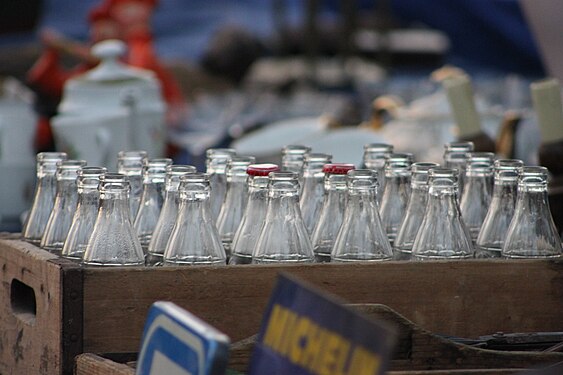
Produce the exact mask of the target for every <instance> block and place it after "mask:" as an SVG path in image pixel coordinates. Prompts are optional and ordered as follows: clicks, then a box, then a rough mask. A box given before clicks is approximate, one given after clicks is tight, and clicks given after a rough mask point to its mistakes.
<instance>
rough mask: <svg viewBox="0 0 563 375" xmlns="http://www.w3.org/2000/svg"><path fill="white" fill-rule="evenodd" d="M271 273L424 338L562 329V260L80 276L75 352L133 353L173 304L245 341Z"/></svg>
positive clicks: (263, 300)
mask: <svg viewBox="0 0 563 375" xmlns="http://www.w3.org/2000/svg"><path fill="white" fill-rule="evenodd" d="M280 271H284V272H289V273H291V274H294V275H297V276H299V277H301V278H303V279H305V280H308V281H310V282H312V283H313V284H315V285H317V286H319V287H320V288H322V289H325V290H328V291H330V292H332V293H334V294H336V295H337V296H340V297H342V298H344V299H345V300H347V301H348V302H351V303H381V304H385V305H387V306H389V307H391V308H392V309H394V310H396V311H397V312H399V313H401V314H403V315H404V316H406V317H407V318H408V319H410V320H412V321H413V322H415V323H417V324H419V325H420V326H421V327H423V328H425V329H428V330H429V331H432V332H437V333H444V334H451V335H458V336H464V337H476V336H479V335H484V334H490V333H494V332H497V331H505V332H515V331H519V332H532V331H563V319H561V311H563V262H561V261H527V260H524V261H502V260H499V261H490V260H487V261H479V260H473V261H458V262H431V263H414V262H387V263H380V264H366V263H363V264H317V265H293V266H236V267H188V268H161V269H141V268H137V269H132V270H127V271H125V270H115V269H86V270H85V271H84V272H85V275H84V350H85V351H87V352H103V351H110V352H120V351H125V352H130V351H135V350H138V346H139V340H140V335H141V332H142V328H143V324H144V319H145V315H146V312H147V311H148V308H149V306H150V304H151V303H152V302H154V301H156V300H169V301H173V302H175V303H177V304H179V305H180V306H182V307H184V308H186V309H188V310H190V311H192V312H193V313H195V314H196V315H198V316H200V317H201V318H203V319H205V320H206V321H208V322H209V323H210V324H212V325H215V326H216V327H217V328H219V329H220V330H222V331H224V332H225V333H227V334H228V335H229V336H230V337H231V339H232V340H233V341H237V340H240V339H243V338H245V337H248V336H251V335H252V334H254V333H256V332H257V331H258V328H259V325H260V321H261V317H262V312H263V309H264V307H265V305H266V303H267V300H268V297H269V295H270V292H271V289H272V286H273V283H274V281H275V278H276V275H277V274H278V273H279V272H280Z"/></svg>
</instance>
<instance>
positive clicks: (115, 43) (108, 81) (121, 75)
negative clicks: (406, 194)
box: [59, 40, 164, 116]
mask: <svg viewBox="0 0 563 375" xmlns="http://www.w3.org/2000/svg"><path fill="white" fill-rule="evenodd" d="M126 48H127V47H126V45H125V43H123V42H122V41H119V40H106V41H103V42H100V43H97V44H95V45H94V46H93V47H92V54H93V55H94V56H96V57H98V58H99V59H100V60H101V62H100V63H99V64H98V65H97V66H96V67H95V68H93V69H91V70H89V71H87V72H86V73H84V74H81V75H79V76H77V77H74V78H72V79H69V80H68V81H67V82H66V84H65V87H64V93H63V100H62V101H61V104H60V106H59V114H60V115H67V114H72V115H86V116H90V115H92V114H93V115H95V114H100V113H113V112H115V111H120V110H123V108H124V107H128V106H129V107H130V106H131V105H136V106H137V107H138V108H142V110H143V111H162V110H164V102H163V99H162V97H161V91H160V83H159V82H158V80H157V78H156V77H155V75H154V73H153V72H151V71H149V70H144V69H139V68H133V67H131V66H128V65H126V64H124V63H122V62H121V61H119V58H120V57H121V56H122V55H123V54H124V53H125V51H126ZM139 104H142V105H139Z"/></svg>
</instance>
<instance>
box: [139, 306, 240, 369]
mask: <svg viewBox="0 0 563 375" xmlns="http://www.w3.org/2000/svg"><path fill="white" fill-rule="evenodd" d="M229 344H230V341H229V338H228V337H227V336H226V335H224V334H223V333H221V332H219V331H218V330H216V329H215V328H213V327H212V326H210V325H209V324H207V323H205V322H204V321H202V320H201V319H199V318H198V317H196V316H195V315H193V314H191V313H190V312H188V311H186V310H184V309H182V308H180V307H178V306H177V305H175V304H173V303H171V302H155V303H154V304H153V305H152V307H151V309H150V310H149V314H148V317H147V321H146V323H145V329H144V333H143V339H142V342H141V350H140V352H139V359H138V361H137V375H157V374H158V375H163V374H166V375H219V374H221V375H222V374H224V373H225V370H226V368H227V361H228V356H229Z"/></svg>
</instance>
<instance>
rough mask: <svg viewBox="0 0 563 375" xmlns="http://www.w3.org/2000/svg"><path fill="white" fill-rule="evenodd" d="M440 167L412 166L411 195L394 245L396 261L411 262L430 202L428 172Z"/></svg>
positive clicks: (418, 164)
mask: <svg viewBox="0 0 563 375" xmlns="http://www.w3.org/2000/svg"><path fill="white" fill-rule="evenodd" d="M437 167H439V165H438V164H436V163H425V162H421V163H414V164H412V165H411V195H410V197H409V203H408V204H407V208H406V210H405V215H404V216H403V219H402V220H401V225H400V226H399V230H398V231H397V237H396V238H395V242H394V243H393V257H394V259H395V260H410V259H411V253H412V245H413V243H414V240H415V238H416V234H417V233H418V229H419V228H420V224H422V219H423V218H424V212H425V210H426V202H427V200H428V171H429V170H430V169H431V168H437Z"/></svg>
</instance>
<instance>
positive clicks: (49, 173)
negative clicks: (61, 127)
mask: <svg viewBox="0 0 563 375" xmlns="http://www.w3.org/2000/svg"><path fill="white" fill-rule="evenodd" d="M66 158H67V155H66V154H65V153H64V152H40V153H39V154H37V182H36V187H35V195H34V198H33V205H32V206H31V210H30V211H29V214H28V215H27V219H26V222H25V226H24V229H23V231H22V237H23V239H24V240H26V241H27V242H31V243H32V244H35V245H39V244H40V243H41V237H43V233H45V227H46V226H47V221H49V216H50V215H51V211H52V210H53V204H54V203H55V195H56V193H57V179H56V177H55V172H56V171H57V163H58V162H59V161H63V160H66Z"/></svg>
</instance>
